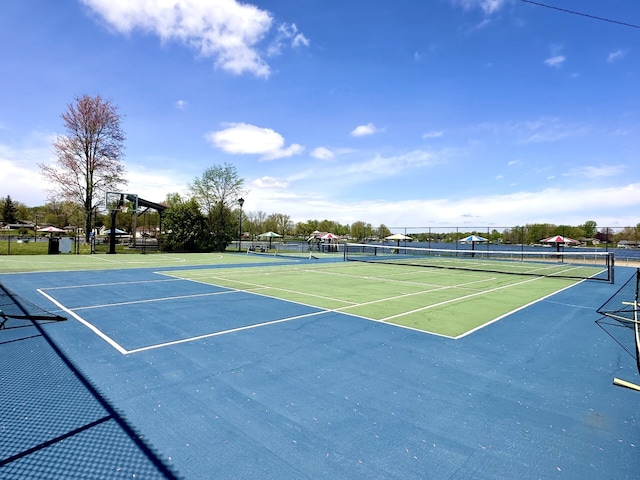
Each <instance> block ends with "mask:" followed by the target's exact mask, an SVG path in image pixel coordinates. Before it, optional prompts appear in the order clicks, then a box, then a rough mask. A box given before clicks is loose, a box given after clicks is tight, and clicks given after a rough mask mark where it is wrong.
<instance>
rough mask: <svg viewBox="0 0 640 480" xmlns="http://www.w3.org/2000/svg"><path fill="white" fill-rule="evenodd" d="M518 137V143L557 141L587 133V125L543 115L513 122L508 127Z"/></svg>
mask: <svg viewBox="0 0 640 480" xmlns="http://www.w3.org/2000/svg"><path fill="white" fill-rule="evenodd" d="M506 130H507V131H510V132H511V133H512V134H513V135H515V137H516V143H519V144H527V143H547V142H556V141H558V140H563V139H565V138H570V137H578V136H582V135H585V134H586V133H587V131H588V128H587V127H586V126H585V125H581V124H575V123H569V122H565V121H563V120H562V119H560V118H557V117H541V118H539V119H536V120H529V121H526V122H517V123H511V124H509V125H507V127H506Z"/></svg>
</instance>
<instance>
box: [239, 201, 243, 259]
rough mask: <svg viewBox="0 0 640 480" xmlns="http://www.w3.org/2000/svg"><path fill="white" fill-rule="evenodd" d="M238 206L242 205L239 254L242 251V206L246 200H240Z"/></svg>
mask: <svg viewBox="0 0 640 480" xmlns="http://www.w3.org/2000/svg"><path fill="white" fill-rule="evenodd" d="M238 205H240V232H239V235H238V252H240V251H242V205H244V198H242V197H240V198H239V199H238Z"/></svg>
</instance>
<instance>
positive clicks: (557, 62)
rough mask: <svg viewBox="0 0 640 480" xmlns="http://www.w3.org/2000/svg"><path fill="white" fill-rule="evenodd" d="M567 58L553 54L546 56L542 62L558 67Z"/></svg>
mask: <svg viewBox="0 0 640 480" xmlns="http://www.w3.org/2000/svg"><path fill="white" fill-rule="evenodd" d="M566 60H567V57H565V56H564V55H554V56H552V57H549V58H547V59H546V60H545V61H544V63H545V64H546V65H548V66H550V67H555V68H560V67H561V66H562V64H563V63H564V62H565V61H566Z"/></svg>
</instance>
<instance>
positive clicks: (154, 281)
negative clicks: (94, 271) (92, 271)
mask: <svg viewBox="0 0 640 480" xmlns="http://www.w3.org/2000/svg"><path fill="white" fill-rule="evenodd" d="M178 280H184V279H181V278H178V277H175V278H163V279H161V280H144V281H135V280H132V281H130V282H109V283H86V284H83V285H65V286H62V287H47V288H46V289H45V290H65V289H71V288H87V287H110V286H111V285H141V284H143V283H161V282H175V281H178Z"/></svg>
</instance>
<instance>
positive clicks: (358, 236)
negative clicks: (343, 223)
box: [349, 221, 374, 242]
mask: <svg viewBox="0 0 640 480" xmlns="http://www.w3.org/2000/svg"><path fill="white" fill-rule="evenodd" d="M373 233H374V232H373V229H372V228H371V224H370V223H365V222H363V221H357V222H353V223H352V224H351V231H350V232H349V234H350V235H351V238H354V239H355V240H356V241H358V242H362V241H364V240H365V239H366V238H367V237H368V236H369V235H371V234H373Z"/></svg>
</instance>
